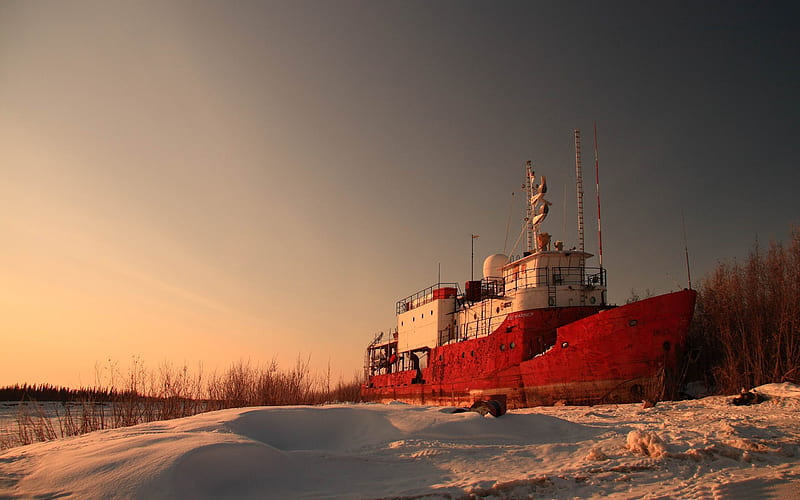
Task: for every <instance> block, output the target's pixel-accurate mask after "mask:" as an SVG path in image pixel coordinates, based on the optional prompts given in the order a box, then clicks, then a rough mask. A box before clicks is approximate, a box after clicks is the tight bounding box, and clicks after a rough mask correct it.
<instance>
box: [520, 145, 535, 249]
mask: <svg viewBox="0 0 800 500" xmlns="http://www.w3.org/2000/svg"><path fill="white" fill-rule="evenodd" d="M522 187H523V188H525V199H526V203H525V233H526V236H527V239H528V241H527V244H526V246H525V252H526V253H527V254H530V253H532V252H533V204H532V203H531V200H532V199H533V163H532V162H531V160H528V161H527V162H526V163H525V184H524V185H523V186H522Z"/></svg>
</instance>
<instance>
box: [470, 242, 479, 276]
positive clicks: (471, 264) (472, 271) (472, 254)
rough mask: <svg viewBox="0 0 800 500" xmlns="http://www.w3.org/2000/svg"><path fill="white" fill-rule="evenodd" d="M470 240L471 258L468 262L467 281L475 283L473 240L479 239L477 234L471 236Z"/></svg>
mask: <svg viewBox="0 0 800 500" xmlns="http://www.w3.org/2000/svg"><path fill="white" fill-rule="evenodd" d="M471 236H472V238H470V240H469V242H470V254H471V258H470V261H469V280H470V281H475V238H480V236H478V235H477V234H472V235H471Z"/></svg>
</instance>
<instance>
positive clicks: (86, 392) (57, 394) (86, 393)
mask: <svg viewBox="0 0 800 500" xmlns="http://www.w3.org/2000/svg"><path fill="white" fill-rule="evenodd" d="M122 396H123V394H121V393H119V392H118V391H116V390H115V389H95V388H91V389H89V388H80V389H70V388H67V387H56V386H52V385H49V384H39V385H28V384H22V385H19V384H15V385H9V386H6V387H0V401H60V402H62V403H66V402H67V401H94V402H110V401H114V400H116V399H119V398H120V397H122Z"/></svg>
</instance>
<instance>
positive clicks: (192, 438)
mask: <svg viewBox="0 0 800 500" xmlns="http://www.w3.org/2000/svg"><path fill="white" fill-rule="evenodd" d="M757 390H758V391H759V392H760V393H761V394H764V395H767V397H769V399H768V400H767V401H766V402H765V403H762V404H760V405H754V406H748V407H735V406H731V405H730V404H729V402H728V400H729V399H730V398H723V397H711V398H705V399H702V400H697V401H681V402H669V403H659V404H658V405H657V406H656V407H654V408H646V409H643V408H642V406H641V405H633V404H631V405H604V406H595V407H540V408H530V409H526V410H517V411H513V412H510V413H508V414H506V415H505V416H503V417H500V418H496V419H495V418H492V417H482V416H480V415H478V414H476V413H452V409H448V408H437V407H420V406H410V405H403V404H390V405H377V404H371V405H331V406H322V407H264V408H245V409H233V410H223V411H218V412H213V413H207V414H202V415H196V416H194V417H189V418H184V419H180V420H173V421H167V422H154V423H149V424H142V425H138V426H135V427H129V428H125V429H115V430H109V431H100V432H96V433H92V434H88V435H84V436H80V437H75V438H68V439H63V440H59V441H52V442H47V443H38V444H33V445H29V446H23V447H19V448H13V449H11V450H7V451H5V452H4V453H2V454H0V498H30V497H42V498H55V497H59V498H108V497H129V498H187V499H188V498H191V499H202V498H387V497H388V498H392V497H406V498H407V497H412V498H413V497H422V496H425V497H426V498H460V497H470V496H472V497H478V496H480V497H495V498H520V497H523V498H524V497H527V496H535V497H537V498H538V497H545V498H572V497H576V496H578V497H586V496H601V495H602V496H617V497H640V496H651V497H667V498H671V497H672V498H678V497H680V498H691V497H700V496H722V497H725V496H726V495H728V496H730V495H733V496H746V497H754V496H755V497H759V496H761V497H769V496H771V495H786V494H794V495H795V498H797V494H796V493H795V492H796V491H800V426H798V425H797V422H798V421H799V420H798V416H799V415H798V410H800V398H799V397H798V396H800V390H799V388H798V387H797V386H793V385H791V384H783V385H781V384H771V385H770V386H763V387H760V388H758V389H757Z"/></svg>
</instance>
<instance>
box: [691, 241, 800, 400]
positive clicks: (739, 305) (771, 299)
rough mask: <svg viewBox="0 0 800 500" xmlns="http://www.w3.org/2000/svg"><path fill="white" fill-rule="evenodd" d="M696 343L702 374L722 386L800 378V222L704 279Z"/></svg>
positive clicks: (731, 388)
mask: <svg viewBox="0 0 800 500" xmlns="http://www.w3.org/2000/svg"><path fill="white" fill-rule="evenodd" d="M691 343H692V345H693V347H695V348H697V349H698V350H699V358H698V363H697V364H696V368H697V369H698V370H697V373H698V375H699V376H705V378H706V383H707V385H708V386H709V387H716V388H717V390H718V391H719V392H723V393H734V392H738V391H739V389H741V388H742V387H745V388H750V387H756V386H759V385H762V384H766V383H770V382H782V381H787V380H788V381H800V228H793V229H792V231H791V234H790V241H789V244H788V245H786V246H784V245H782V244H780V243H771V244H770V246H769V248H768V249H767V250H766V252H764V251H763V250H762V249H760V248H759V246H758V245H756V246H755V247H754V249H753V250H752V252H751V253H750V255H749V256H748V258H747V261H746V262H744V263H743V264H740V263H737V262H732V263H731V262H722V263H720V264H719V265H718V266H717V268H716V269H715V270H714V271H713V273H712V274H711V276H709V277H707V278H705V279H704V280H703V282H702V284H701V287H700V290H699V296H698V305H697V313H696V315H695V322H694V325H693V328H692V332H691Z"/></svg>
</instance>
